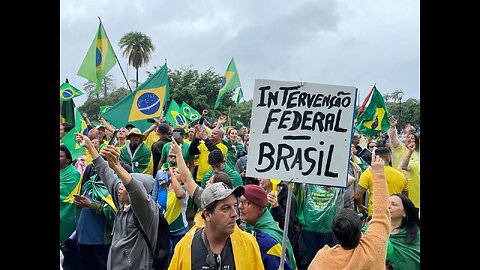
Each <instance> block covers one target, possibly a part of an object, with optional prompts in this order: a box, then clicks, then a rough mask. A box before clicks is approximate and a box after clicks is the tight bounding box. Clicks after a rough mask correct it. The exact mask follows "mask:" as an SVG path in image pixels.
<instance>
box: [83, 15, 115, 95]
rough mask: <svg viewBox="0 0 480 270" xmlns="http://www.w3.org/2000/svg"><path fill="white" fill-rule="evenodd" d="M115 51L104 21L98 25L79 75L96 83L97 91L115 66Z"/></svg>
mask: <svg viewBox="0 0 480 270" xmlns="http://www.w3.org/2000/svg"><path fill="white" fill-rule="evenodd" d="M116 63H117V62H116V60H115V53H114V51H113V47H112V44H110V41H109V40H108V37H107V33H106V32H105V29H104V28H103V25H102V22H101V21H100V24H99V25H98V31H97V34H96V35H95V38H94V39H93V42H92V45H90V49H88V52H87V55H86V56H85V59H83V62H82V65H81V66H80V68H79V69H78V72H77V75H78V76H81V77H84V78H85V79H87V80H90V81H92V82H94V83H95V85H96V86H95V93H98V92H100V89H101V88H102V87H101V86H102V79H103V77H105V75H107V73H108V72H109V71H110V70H111V69H112V68H113V67H114V66H115V64H116Z"/></svg>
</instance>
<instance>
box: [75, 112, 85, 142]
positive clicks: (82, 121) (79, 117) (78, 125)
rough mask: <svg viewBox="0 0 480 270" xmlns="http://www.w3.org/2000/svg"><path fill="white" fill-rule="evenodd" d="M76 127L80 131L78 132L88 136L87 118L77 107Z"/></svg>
mask: <svg viewBox="0 0 480 270" xmlns="http://www.w3.org/2000/svg"><path fill="white" fill-rule="evenodd" d="M75 129H76V130H77V131H78V133H82V134H83V135H85V136H88V126H87V122H86V121H85V119H83V116H82V114H81V113H80V111H79V110H78V109H77V108H75Z"/></svg>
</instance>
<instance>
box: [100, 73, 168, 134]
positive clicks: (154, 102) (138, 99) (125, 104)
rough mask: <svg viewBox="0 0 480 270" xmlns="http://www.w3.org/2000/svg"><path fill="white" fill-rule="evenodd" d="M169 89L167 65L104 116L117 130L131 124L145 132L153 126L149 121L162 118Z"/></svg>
mask: <svg viewBox="0 0 480 270" xmlns="http://www.w3.org/2000/svg"><path fill="white" fill-rule="evenodd" d="M169 89H170V87H169V85H168V77H167V65H166V64H165V65H163V66H162V67H161V68H160V69H158V70H157V72H155V73H154V74H153V75H152V76H150V78H148V79H147V80H146V81H145V82H144V83H142V84H141V85H140V86H138V88H137V89H135V90H134V91H133V92H132V93H130V94H128V95H127V96H126V97H124V98H123V99H122V100H120V101H119V102H117V104H115V105H113V106H112V107H111V108H110V109H109V110H108V111H106V112H105V113H104V114H103V115H102V116H103V118H105V119H106V120H107V121H108V122H110V124H112V125H114V126H115V127H117V128H120V127H124V126H125V125H126V124H128V123H130V124H132V125H134V126H135V127H137V128H138V129H140V130H141V131H142V132H143V131H145V130H147V129H148V128H149V127H150V126H151V125H152V124H151V123H148V122H147V119H149V118H159V117H161V116H162V111H163V106H164V104H165V102H166V101H167V100H168V98H169V93H170V90H169Z"/></svg>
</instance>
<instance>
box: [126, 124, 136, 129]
mask: <svg viewBox="0 0 480 270" xmlns="http://www.w3.org/2000/svg"><path fill="white" fill-rule="evenodd" d="M134 127H135V126H134V125H132V124H127V125H126V126H125V128H126V129H131V128H134Z"/></svg>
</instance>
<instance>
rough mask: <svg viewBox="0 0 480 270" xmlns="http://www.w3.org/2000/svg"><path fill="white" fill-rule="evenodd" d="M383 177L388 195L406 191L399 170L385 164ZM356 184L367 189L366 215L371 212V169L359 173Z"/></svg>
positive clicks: (403, 179)
mask: <svg viewBox="0 0 480 270" xmlns="http://www.w3.org/2000/svg"><path fill="white" fill-rule="evenodd" d="M385 178H386V179H387V187H388V195H389V196H391V195H393V194H396V193H402V191H408V182H407V179H406V178H405V175H403V173H402V172H400V171H399V170H397V169H395V168H392V167H391V166H388V165H385ZM358 186H359V187H361V188H363V189H368V191H369V192H370V196H369V198H368V216H372V214H373V204H372V199H373V179H372V171H371V170H370V169H367V170H365V171H364V172H363V173H362V175H360V180H359V181H358Z"/></svg>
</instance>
